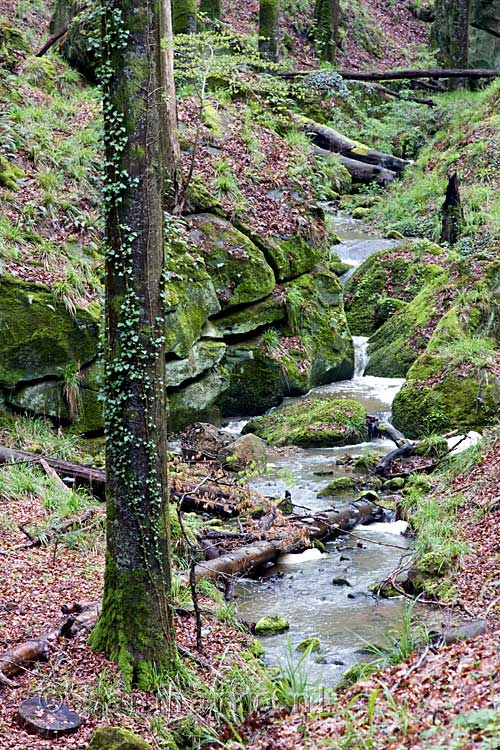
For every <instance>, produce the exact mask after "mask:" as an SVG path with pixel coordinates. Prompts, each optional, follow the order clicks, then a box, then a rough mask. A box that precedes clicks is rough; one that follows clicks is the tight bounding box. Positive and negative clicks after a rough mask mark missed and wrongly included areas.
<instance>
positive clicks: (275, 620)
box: [255, 615, 290, 635]
mask: <svg viewBox="0 0 500 750" xmlns="http://www.w3.org/2000/svg"><path fill="white" fill-rule="evenodd" d="M289 628H290V623H289V622H288V620H286V619H285V618H284V617H280V616H279V615H266V616H265V617H261V618H260V620H258V622H257V623H256V625H255V634H256V635H278V634H279V633H285V632H286V631H287V630H288V629H289Z"/></svg>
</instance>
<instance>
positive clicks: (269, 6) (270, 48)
mask: <svg viewBox="0 0 500 750" xmlns="http://www.w3.org/2000/svg"><path fill="white" fill-rule="evenodd" d="M279 22H280V0H260V3H259V52H260V56H261V57H262V58H263V59H264V60H269V61H270V62H276V61H277V60H278V57H279Z"/></svg>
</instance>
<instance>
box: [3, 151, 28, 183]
mask: <svg viewBox="0 0 500 750" xmlns="http://www.w3.org/2000/svg"><path fill="white" fill-rule="evenodd" d="M23 177H24V172H23V170H22V169H21V168H20V167H17V166H16V165H15V164H11V163H10V162H9V161H8V160H7V159H6V158H5V156H2V155H0V187H5V188H8V189H9V190H19V185H18V180H21V179H22V178H23Z"/></svg>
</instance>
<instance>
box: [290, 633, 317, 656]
mask: <svg viewBox="0 0 500 750" xmlns="http://www.w3.org/2000/svg"><path fill="white" fill-rule="evenodd" d="M320 646H321V641H320V639H319V638H316V637H311V638H304V640H303V641H301V642H300V643H299V645H298V646H297V648H296V649H295V650H296V651H299V652H304V651H309V652H311V653H312V652H313V651H319V649H320Z"/></svg>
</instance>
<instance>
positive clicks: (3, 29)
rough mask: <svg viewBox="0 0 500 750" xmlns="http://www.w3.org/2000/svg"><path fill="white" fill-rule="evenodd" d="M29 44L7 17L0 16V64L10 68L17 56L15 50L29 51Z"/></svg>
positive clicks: (7, 68)
mask: <svg viewBox="0 0 500 750" xmlns="http://www.w3.org/2000/svg"><path fill="white" fill-rule="evenodd" d="M29 49H30V47H29V44H28V41H27V39H26V38H25V36H24V34H23V32H22V31H21V30H20V29H18V28H17V27H16V26H14V24H13V23H12V22H11V21H10V20H9V19H7V18H0V66H1V68H3V69H4V70H11V69H12V68H13V67H14V66H15V65H16V63H17V62H18V60H19V58H18V57H17V56H16V55H15V54H14V53H15V52H29Z"/></svg>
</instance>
